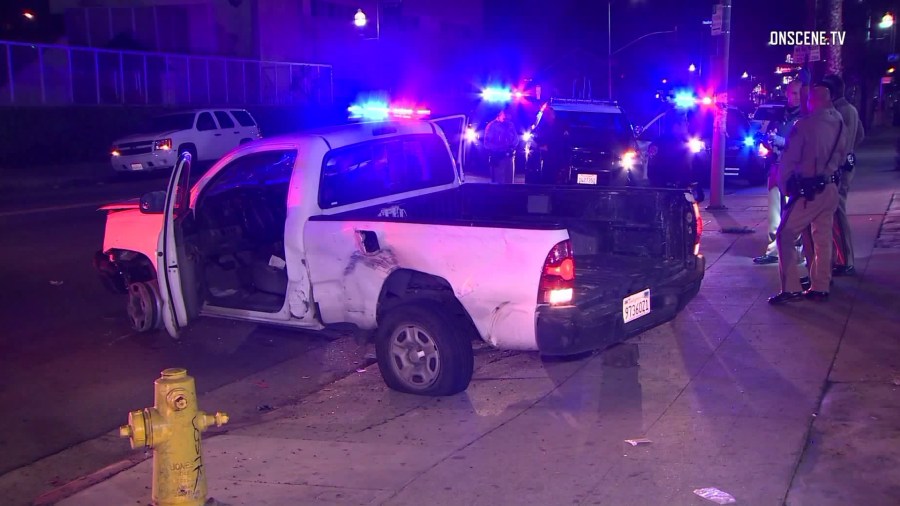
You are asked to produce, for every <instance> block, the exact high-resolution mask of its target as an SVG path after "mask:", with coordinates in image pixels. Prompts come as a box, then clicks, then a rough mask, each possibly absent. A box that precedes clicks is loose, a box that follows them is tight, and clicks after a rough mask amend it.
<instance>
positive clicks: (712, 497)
mask: <svg viewBox="0 0 900 506" xmlns="http://www.w3.org/2000/svg"><path fill="white" fill-rule="evenodd" d="M694 493H695V494H697V495H699V496H700V497H702V498H704V499H706V500H707V501H712V502H714V503H716V504H732V503H735V502H737V501H735V500H734V497H732V496H731V494H729V493H728V492H723V491H721V490H719V489H717V488H716V487H708V488H698V489H695V490H694Z"/></svg>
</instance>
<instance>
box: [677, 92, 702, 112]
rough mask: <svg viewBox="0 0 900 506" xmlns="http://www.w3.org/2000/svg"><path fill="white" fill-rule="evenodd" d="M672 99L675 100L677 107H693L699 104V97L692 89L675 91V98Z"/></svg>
mask: <svg viewBox="0 0 900 506" xmlns="http://www.w3.org/2000/svg"><path fill="white" fill-rule="evenodd" d="M672 101H673V102H675V107H677V108H679V109H691V108H693V107H694V106H695V105H697V98H696V97H694V94H693V93H692V92H690V91H678V92H675V98H674V99H672Z"/></svg>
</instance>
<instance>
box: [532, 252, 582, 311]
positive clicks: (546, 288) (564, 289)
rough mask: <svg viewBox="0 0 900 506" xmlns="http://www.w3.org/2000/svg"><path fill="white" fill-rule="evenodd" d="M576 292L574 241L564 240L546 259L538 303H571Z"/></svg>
mask: <svg viewBox="0 0 900 506" xmlns="http://www.w3.org/2000/svg"><path fill="white" fill-rule="evenodd" d="M574 294H575V255H574V253H573V251H572V241H569V240H566V241H563V242H561V243H559V244H557V245H556V246H553V248H552V249H551V250H550V253H548V254H547V259H546V260H544V269H543V272H541V282H540V286H539V289H538V300H537V301H538V304H550V305H554V306H556V305H566V304H571V303H572V299H573V297H574Z"/></svg>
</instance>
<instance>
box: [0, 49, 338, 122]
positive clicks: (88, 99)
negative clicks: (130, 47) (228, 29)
mask: <svg viewBox="0 0 900 506" xmlns="http://www.w3.org/2000/svg"><path fill="white" fill-rule="evenodd" d="M0 72H2V73H0V106H3V105H15V106H40V105H91V104H96V105H116V104H122V105H142V104H144V105H157V106H159V105H163V106H200V105H237V106H245V105H307V104H308V105H328V104H330V103H331V102H332V100H333V81H332V68H331V66H330V65H319V64H309V63H290V62H267V61H257V60H242V59H234V58H222V57H208V56H188V55H176V54H161V53H149V52H140V51H118V50H108V49H94V48H82V47H70V46H58V45H48V44H28V43H20V42H5V41H0Z"/></svg>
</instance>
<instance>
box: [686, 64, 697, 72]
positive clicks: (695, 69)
mask: <svg viewBox="0 0 900 506" xmlns="http://www.w3.org/2000/svg"><path fill="white" fill-rule="evenodd" d="M696 71H697V66H696V65H694V64H693V63H691V66H690V67H688V72H696Z"/></svg>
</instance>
